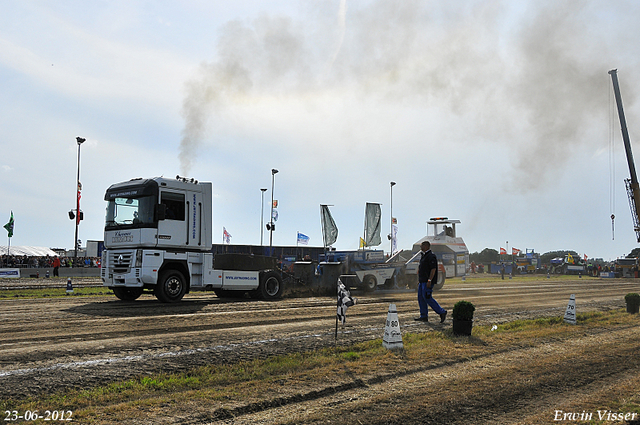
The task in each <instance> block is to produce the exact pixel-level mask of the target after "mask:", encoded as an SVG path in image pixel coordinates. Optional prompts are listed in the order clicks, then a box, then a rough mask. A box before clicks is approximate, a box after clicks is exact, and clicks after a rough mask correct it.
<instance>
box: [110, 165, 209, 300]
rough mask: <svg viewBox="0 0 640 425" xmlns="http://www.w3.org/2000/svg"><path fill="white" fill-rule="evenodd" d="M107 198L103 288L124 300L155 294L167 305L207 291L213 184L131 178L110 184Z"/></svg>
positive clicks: (183, 179)
mask: <svg viewBox="0 0 640 425" xmlns="http://www.w3.org/2000/svg"><path fill="white" fill-rule="evenodd" d="M104 199H105V201H107V211H106V217H105V228H104V244H105V250H104V251H103V254H102V270H101V277H102V281H103V285H105V286H108V287H109V288H110V289H112V290H113V291H114V293H115V294H116V296H117V297H118V298H120V299H123V300H135V299H136V298H138V297H139V296H140V295H141V294H142V292H143V290H144V289H151V290H153V291H154V293H155V294H156V296H157V297H158V299H160V300H161V301H164V302H175V301H179V300H180V299H182V297H183V296H184V294H185V293H187V292H189V290H190V289H191V288H198V287H203V286H204V282H205V278H206V276H204V275H203V274H204V271H205V270H208V271H209V272H210V273H211V272H212V255H211V254H210V250H211V183H199V182H198V181H197V180H193V179H191V180H189V179H186V178H181V177H178V178H176V179H168V178H164V177H155V178H150V179H132V180H129V181H127V182H122V183H117V184H114V185H111V186H110V187H109V188H108V189H107V191H106V193H105V197H104ZM207 253H209V254H208V255H206V254H207Z"/></svg>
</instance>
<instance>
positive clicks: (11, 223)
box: [4, 211, 13, 237]
mask: <svg viewBox="0 0 640 425" xmlns="http://www.w3.org/2000/svg"><path fill="white" fill-rule="evenodd" d="M4 228H5V229H7V232H8V233H9V235H8V236H9V237H12V236H13V211H11V218H10V219H9V222H8V223H7V224H5V225H4Z"/></svg>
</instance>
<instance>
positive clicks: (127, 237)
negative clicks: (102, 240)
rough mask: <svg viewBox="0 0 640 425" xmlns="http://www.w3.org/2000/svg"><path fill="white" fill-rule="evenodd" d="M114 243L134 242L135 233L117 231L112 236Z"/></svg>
mask: <svg viewBox="0 0 640 425" xmlns="http://www.w3.org/2000/svg"><path fill="white" fill-rule="evenodd" d="M111 242H112V243H120V242H133V234H132V233H131V232H120V231H118V232H116V233H115V234H114V235H113V237H112V238H111Z"/></svg>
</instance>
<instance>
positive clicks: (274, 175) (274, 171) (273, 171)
mask: <svg viewBox="0 0 640 425" xmlns="http://www.w3.org/2000/svg"><path fill="white" fill-rule="evenodd" d="M277 173H278V170H276V169H275V168H273V169H271V218H270V219H269V224H270V226H269V227H268V229H269V254H272V251H271V247H272V246H273V231H274V230H276V228H275V225H274V224H273V187H274V184H275V180H276V174H277Z"/></svg>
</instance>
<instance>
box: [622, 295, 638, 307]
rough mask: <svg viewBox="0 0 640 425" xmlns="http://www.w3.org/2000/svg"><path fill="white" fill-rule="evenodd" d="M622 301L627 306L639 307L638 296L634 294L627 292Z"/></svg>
mask: <svg viewBox="0 0 640 425" xmlns="http://www.w3.org/2000/svg"><path fill="white" fill-rule="evenodd" d="M624 300H625V301H626V302H627V304H628V305H640V294H636V293H635V292H629V293H628V294H627V295H625V296H624Z"/></svg>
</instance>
